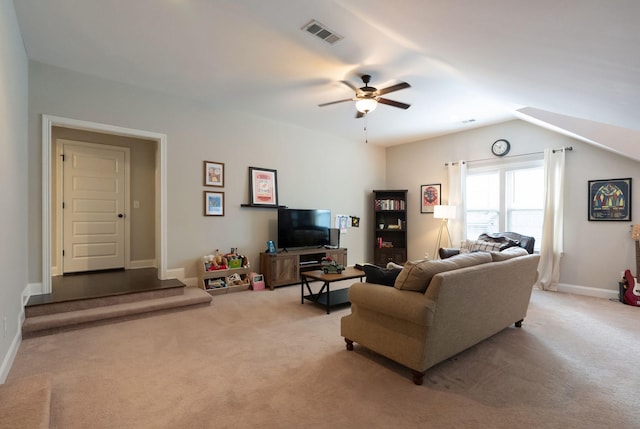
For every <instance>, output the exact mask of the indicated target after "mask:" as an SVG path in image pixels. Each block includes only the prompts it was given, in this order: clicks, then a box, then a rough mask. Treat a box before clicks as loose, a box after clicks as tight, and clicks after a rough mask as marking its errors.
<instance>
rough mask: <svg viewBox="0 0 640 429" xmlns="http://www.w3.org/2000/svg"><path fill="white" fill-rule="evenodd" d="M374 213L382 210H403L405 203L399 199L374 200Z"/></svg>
mask: <svg viewBox="0 0 640 429" xmlns="http://www.w3.org/2000/svg"><path fill="white" fill-rule="evenodd" d="M375 209H376V211H382V210H405V209H406V202H405V200H400V199H393V198H390V199H376V200H375Z"/></svg>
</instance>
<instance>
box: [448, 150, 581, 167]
mask: <svg viewBox="0 0 640 429" xmlns="http://www.w3.org/2000/svg"><path fill="white" fill-rule="evenodd" d="M571 150H573V146H567V147H563V148H560V149H553V150H552V151H551V152H552V153H556V152H566V151H571ZM542 153H544V152H529V153H523V154H520V155H511V156H505V157H503V158H517V157H520V156H530V155H540V154H542ZM494 159H495V158H483V159H472V160H469V161H462V162H463V163H469V162H480V161H491V160H494ZM457 163H458V161H455V162H445V163H444V165H445V167H446V166H448V165H456V164H457Z"/></svg>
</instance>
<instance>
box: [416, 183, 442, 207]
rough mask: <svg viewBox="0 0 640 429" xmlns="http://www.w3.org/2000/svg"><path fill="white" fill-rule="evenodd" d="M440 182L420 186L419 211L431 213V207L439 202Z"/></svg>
mask: <svg viewBox="0 0 640 429" xmlns="http://www.w3.org/2000/svg"><path fill="white" fill-rule="evenodd" d="M441 188H442V186H441V185H440V183H437V184H433V185H422V186H420V213H433V208H434V207H435V206H438V205H440V204H441V202H440V192H441Z"/></svg>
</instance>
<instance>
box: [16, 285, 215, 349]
mask: <svg viewBox="0 0 640 429" xmlns="http://www.w3.org/2000/svg"><path fill="white" fill-rule="evenodd" d="M211 299H212V297H211V295H209V294H208V293H207V292H205V291H203V290H202V289H198V288H193V287H189V288H185V289H184V294H182V295H175V296H169V297H163V298H155V299H148V300H144V301H135V302H126V303H121V304H114V305H109V306H102V307H95V308H88V309H81V310H74V311H67V312H64V313H58V314H45V315H42V316H35V317H29V318H26V319H25V321H24V323H23V324H22V338H30V337H36V336H41V335H49V334H54V333H57V332H63V331H69V330H73V329H80V328H86V327H89V326H97V325H102V324H105V323H113V322H118V321H123V320H130V319H135V318H139V317H146V316H150V315H154V314H159V313H166V312H170V311H177V310H185V309H189V308H194V307H199V306H206V305H209V304H210V303H211Z"/></svg>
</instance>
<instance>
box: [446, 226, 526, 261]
mask: <svg viewBox="0 0 640 429" xmlns="http://www.w3.org/2000/svg"><path fill="white" fill-rule="evenodd" d="M535 243H536V239H535V238H534V237H529V236H527V235H522V234H518V233H517V232H496V233H488V232H485V233H482V234H480V235H479V236H478V239H477V240H463V241H462V243H461V246H460V248H458V249H455V248H446V247H443V248H440V249H439V250H438V256H440V259H446V258H449V257H451V256H454V255H457V254H459V253H469V252H474V251H478V250H485V251H503V250H506V249H508V248H510V247H522V248H523V249H524V250H526V251H527V253H533V247H534V245H535Z"/></svg>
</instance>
